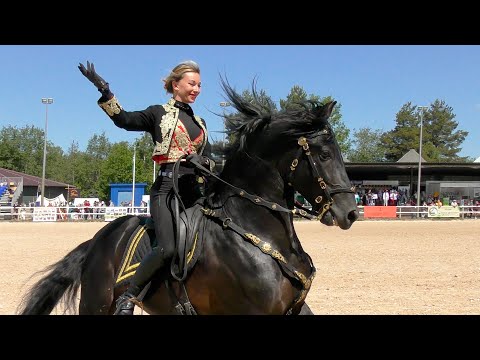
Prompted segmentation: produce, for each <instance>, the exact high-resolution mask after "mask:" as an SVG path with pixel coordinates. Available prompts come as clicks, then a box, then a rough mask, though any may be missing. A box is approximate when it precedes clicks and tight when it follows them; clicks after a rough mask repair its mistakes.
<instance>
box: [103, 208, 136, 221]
mask: <svg viewBox="0 0 480 360" xmlns="http://www.w3.org/2000/svg"><path fill="white" fill-rule="evenodd" d="M129 209H130V208H127V207H106V208H105V221H113V220H115V219H116V218H119V217H121V216H124V215H127V214H128V210H129Z"/></svg>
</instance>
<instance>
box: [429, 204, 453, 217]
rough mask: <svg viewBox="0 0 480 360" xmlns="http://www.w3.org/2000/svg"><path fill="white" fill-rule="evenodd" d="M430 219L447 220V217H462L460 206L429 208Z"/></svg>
mask: <svg viewBox="0 0 480 360" xmlns="http://www.w3.org/2000/svg"><path fill="white" fill-rule="evenodd" d="M428 217H431V218H446V217H460V209H459V208H458V206H450V205H443V206H440V207H438V206H429V207H428Z"/></svg>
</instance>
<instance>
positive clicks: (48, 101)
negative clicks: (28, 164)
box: [40, 98, 53, 206]
mask: <svg viewBox="0 0 480 360" xmlns="http://www.w3.org/2000/svg"><path fill="white" fill-rule="evenodd" d="M42 104H45V139H44V142H43V168H42V195H41V198H40V206H44V205H45V166H46V164H47V129H48V104H53V99H52V98H42Z"/></svg>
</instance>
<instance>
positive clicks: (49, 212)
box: [33, 207, 57, 221]
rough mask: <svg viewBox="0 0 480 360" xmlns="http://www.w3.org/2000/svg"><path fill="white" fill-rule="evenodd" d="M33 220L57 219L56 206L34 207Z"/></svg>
mask: <svg viewBox="0 0 480 360" xmlns="http://www.w3.org/2000/svg"><path fill="white" fill-rule="evenodd" d="M33 221H57V208H56V207H36V208H34V209H33Z"/></svg>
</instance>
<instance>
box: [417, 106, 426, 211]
mask: <svg viewBox="0 0 480 360" xmlns="http://www.w3.org/2000/svg"><path fill="white" fill-rule="evenodd" d="M427 109H428V106H418V110H419V111H420V145H419V147H418V181H417V211H418V215H417V217H420V206H421V205H422V204H421V196H420V181H421V179H422V137H423V112H424V111H425V110H427Z"/></svg>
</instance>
